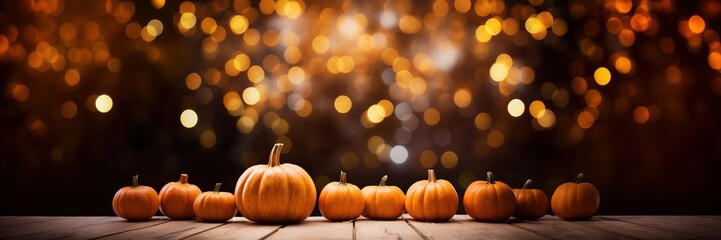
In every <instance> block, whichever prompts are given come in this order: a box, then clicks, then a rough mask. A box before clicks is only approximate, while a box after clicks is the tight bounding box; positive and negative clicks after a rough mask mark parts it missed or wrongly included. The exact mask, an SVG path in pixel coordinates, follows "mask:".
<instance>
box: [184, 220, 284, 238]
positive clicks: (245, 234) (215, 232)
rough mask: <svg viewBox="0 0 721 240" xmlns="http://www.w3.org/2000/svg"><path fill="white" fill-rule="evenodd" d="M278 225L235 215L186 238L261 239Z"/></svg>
mask: <svg viewBox="0 0 721 240" xmlns="http://www.w3.org/2000/svg"><path fill="white" fill-rule="evenodd" d="M280 227H281V226H279V225H260V224H255V223H253V222H251V221H249V220H248V219H246V218H243V217H235V218H233V219H231V220H230V221H228V223H227V224H224V225H222V226H220V227H217V228H213V229H210V230H208V231H205V232H201V233H199V234H196V235H193V236H191V237H189V238H188V239H262V238H263V237H265V236H268V235H269V234H271V233H273V232H274V231H276V230H278V229H279V228H280Z"/></svg>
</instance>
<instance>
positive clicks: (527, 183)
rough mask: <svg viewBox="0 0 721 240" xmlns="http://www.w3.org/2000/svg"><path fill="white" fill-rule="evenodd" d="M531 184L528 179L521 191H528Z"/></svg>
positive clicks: (531, 181)
mask: <svg viewBox="0 0 721 240" xmlns="http://www.w3.org/2000/svg"><path fill="white" fill-rule="evenodd" d="M531 183H533V180H531V179H530V178H529V179H528V180H526V184H523V188H522V189H523V190H526V189H528V187H530V186H531Z"/></svg>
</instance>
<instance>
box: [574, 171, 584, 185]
mask: <svg viewBox="0 0 721 240" xmlns="http://www.w3.org/2000/svg"><path fill="white" fill-rule="evenodd" d="M581 179H583V173H579V174H578V176H577V177H576V181H573V183H576V184H578V183H581Z"/></svg>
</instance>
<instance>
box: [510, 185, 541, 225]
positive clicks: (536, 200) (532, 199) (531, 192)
mask: <svg viewBox="0 0 721 240" xmlns="http://www.w3.org/2000/svg"><path fill="white" fill-rule="evenodd" d="M532 182H533V180H531V179H528V180H526V183H525V184H523V188H521V189H513V193H514V194H515V195H516V210H515V212H514V213H513V216H514V217H516V218H520V219H528V220H531V219H537V218H540V217H543V216H544V215H546V212H547V211H548V197H546V194H545V193H543V191H541V190H538V189H528V187H530V186H531V183H532Z"/></svg>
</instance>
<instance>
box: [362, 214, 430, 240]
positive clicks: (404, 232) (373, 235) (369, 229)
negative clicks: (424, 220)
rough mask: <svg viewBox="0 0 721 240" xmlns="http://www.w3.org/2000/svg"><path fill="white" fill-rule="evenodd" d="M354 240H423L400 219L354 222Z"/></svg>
mask: <svg viewBox="0 0 721 240" xmlns="http://www.w3.org/2000/svg"><path fill="white" fill-rule="evenodd" d="M355 236H356V239H423V237H422V236H421V235H420V234H418V233H417V232H416V231H415V230H414V229H413V228H412V227H411V226H410V225H408V223H407V222H406V221H404V220H402V219H398V220H389V221H376V220H370V219H367V218H364V217H361V218H359V219H358V220H356V221H355Z"/></svg>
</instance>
